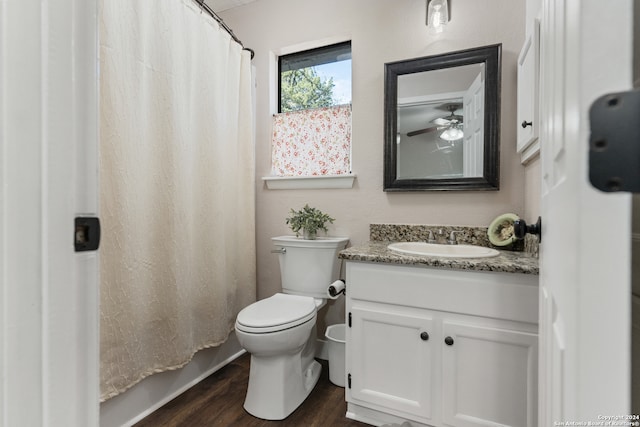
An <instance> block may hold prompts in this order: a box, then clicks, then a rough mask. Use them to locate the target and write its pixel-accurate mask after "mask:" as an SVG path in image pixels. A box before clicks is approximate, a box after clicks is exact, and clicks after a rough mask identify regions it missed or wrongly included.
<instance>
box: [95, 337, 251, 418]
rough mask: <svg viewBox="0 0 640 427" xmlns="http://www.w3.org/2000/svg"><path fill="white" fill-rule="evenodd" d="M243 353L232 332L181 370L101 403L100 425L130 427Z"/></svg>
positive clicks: (161, 374) (157, 376) (158, 375)
mask: <svg viewBox="0 0 640 427" xmlns="http://www.w3.org/2000/svg"><path fill="white" fill-rule="evenodd" d="M244 353H245V350H244V349H242V347H241V346H240V344H239V343H238V340H237V339H236V337H235V333H231V335H230V336H229V339H228V340H227V341H226V342H225V343H224V344H222V345H221V346H219V347H215V348H209V349H204V350H200V351H199V352H197V353H196V354H195V355H194V356H193V359H192V360H191V362H189V364H188V365H186V366H185V367H183V368H182V369H178V370H175V371H167V372H162V373H159V374H155V375H151V376H150V377H147V378H145V379H144V380H142V381H141V382H139V383H138V384H136V385H135V386H133V387H132V388H130V389H129V390H127V391H126V392H124V393H122V394H120V395H118V396H115V397H113V398H111V399H109V400H107V401H106V402H103V403H102V404H101V405H100V427H129V426H132V425H133V424H135V423H137V422H138V421H140V420H142V419H143V418H144V417H146V416H147V415H149V414H151V413H152V412H153V411H155V410H156V409H158V408H160V407H161V406H163V405H164V404H166V403H167V402H169V401H171V400H172V399H174V398H175V397H177V396H178V395H180V394H182V393H184V392H185V391H186V390H188V389H189V388H191V387H193V386H194V385H196V384H197V383H199V382H200V381H202V380H203V379H205V378H206V377H208V376H209V375H211V374H213V373H214V372H216V371H218V370H219V369H221V368H222V367H224V366H226V365H227V364H229V363H230V362H232V361H233V360H235V359H237V358H238V357H240V356H241V355H243V354H244Z"/></svg>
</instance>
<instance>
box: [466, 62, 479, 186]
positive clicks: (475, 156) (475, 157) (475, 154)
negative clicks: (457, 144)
mask: <svg viewBox="0 0 640 427" xmlns="http://www.w3.org/2000/svg"><path fill="white" fill-rule="evenodd" d="M462 102H463V105H464V122H463V128H464V138H463V140H464V144H463V146H462V147H463V151H462V174H463V176H464V177H478V176H483V174H484V170H483V169H484V80H482V73H478V77H476V78H475V80H474V81H473V83H471V86H470V87H469V89H468V90H467V92H466V93H465V94H464V97H463V99H462Z"/></svg>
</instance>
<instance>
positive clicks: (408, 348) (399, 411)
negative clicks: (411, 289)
mask: <svg viewBox="0 0 640 427" xmlns="http://www.w3.org/2000/svg"><path fill="white" fill-rule="evenodd" d="M350 313H351V319H352V327H351V329H350V331H349V333H350V337H351V339H350V340H349V341H348V345H349V347H350V348H349V349H348V354H349V360H348V362H347V363H348V366H347V370H348V373H349V374H350V375H351V377H350V378H351V389H350V390H348V391H347V400H349V401H351V402H354V403H357V404H359V405H363V406H367V407H370V408H372V409H376V410H383V411H384V412H388V413H392V414H394V415H398V416H407V417H409V418H411V419H414V420H416V421H423V422H428V421H430V419H431V417H432V403H431V399H432V393H433V390H432V387H433V382H432V375H433V372H432V370H433V360H432V359H433V350H432V349H433V346H434V345H436V339H434V337H433V336H432V335H433V320H432V318H431V316H430V315H429V313H428V312H427V311H425V310H418V309H412V308H409V307H399V306H394V305H388V304H376V303H369V302H365V301H353V302H352V304H351V310H350Z"/></svg>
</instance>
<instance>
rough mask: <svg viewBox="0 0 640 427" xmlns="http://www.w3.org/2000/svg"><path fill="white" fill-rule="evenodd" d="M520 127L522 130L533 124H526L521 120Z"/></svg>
mask: <svg viewBox="0 0 640 427" xmlns="http://www.w3.org/2000/svg"><path fill="white" fill-rule="evenodd" d="M520 126H522V129H525V128H526V127H527V126H533V122H528V121H526V120H523V121H522V123H521V124H520Z"/></svg>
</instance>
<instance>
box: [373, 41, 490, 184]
mask: <svg viewBox="0 0 640 427" xmlns="http://www.w3.org/2000/svg"><path fill="white" fill-rule="evenodd" d="M501 55H502V44H495V45H490V46H483V47H478V48H473V49H466V50H461V51H456V52H449V53H444V54H441V55H433V56H426V57H422V58H416V59H410V60H406V61H396V62H390V63H386V64H385V76H384V89H385V92H384V191H429V190H463V191H467V190H498V189H499V184H500V88H501V62H502V61H501ZM479 63H483V64H484V65H485V67H486V68H485V82H484V84H485V99H484V103H485V105H484V113H485V116H484V145H483V148H484V164H483V176H482V177H472V178H444V179H398V178H397V176H398V175H397V161H398V158H397V156H398V152H397V143H396V135H397V131H398V117H397V111H398V76H401V75H405V74H412V73H420V72H423V71H431V70H441V69H446V68H452V67H460V66H464V65H469V64H479Z"/></svg>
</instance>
